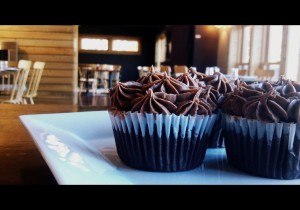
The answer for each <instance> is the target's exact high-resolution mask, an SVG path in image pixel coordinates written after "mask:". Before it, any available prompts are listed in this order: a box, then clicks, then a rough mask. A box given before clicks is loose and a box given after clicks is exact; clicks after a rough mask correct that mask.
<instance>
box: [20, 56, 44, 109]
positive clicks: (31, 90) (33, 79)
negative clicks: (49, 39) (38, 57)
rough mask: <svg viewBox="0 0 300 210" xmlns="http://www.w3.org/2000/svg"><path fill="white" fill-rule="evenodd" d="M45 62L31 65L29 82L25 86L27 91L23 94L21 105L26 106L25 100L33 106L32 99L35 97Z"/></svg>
mask: <svg viewBox="0 0 300 210" xmlns="http://www.w3.org/2000/svg"><path fill="white" fill-rule="evenodd" d="M45 64H46V63H45V62H40V61H36V62H34V64H33V69H32V71H31V74H30V81H29V83H28V85H27V90H26V91H25V93H24V94H23V103H24V104H27V99H29V100H30V103H31V104H34V101H33V98H35V97H36V96H37V90H38V88H39V84H40V81H41V77H42V74H43V71H44V67H45Z"/></svg>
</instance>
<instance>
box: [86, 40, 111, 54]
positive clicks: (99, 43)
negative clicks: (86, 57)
mask: <svg viewBox="0 0 300 210" xmlns="http://www.w3.org/2000/svg"><path fill="white" fill-rule="evenodd" d="M81 49H82V50H102V51H107V50H108V40H107V39H90V38H83V39H81Z"/></svg>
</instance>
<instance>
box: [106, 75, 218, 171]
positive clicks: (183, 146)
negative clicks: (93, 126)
mask: <svg viewBox="0 0 300 210" xmlns="http://www.w3.org/2000/svg"><path fill="white" fill-rule="evenodd" d="M150 74H155V73H153V72H152V73H150ZM160 75H161V74H160ZM152 76H153V77H154V78H156V75H152ZM133 84H134V87H139V88H132V85H133ZM140 85H141V86H142V87H140V86H139V85H136V84H135V83H133V82H131V83H125V84H122V83H121V84H119V87H118V86H116V87H115V88H114V89H113V90H111V97H112V100H111V101H112V103H111V108H110V110H109V115H110V118H111V121H112V128H113V132H114V137H115V142H116V147H117V152H118V155H119V157H120V159H121V160H122V161H123V163H124V164H126V165H128V166H130V167H133V168H136V169H140V170H147V171H161V172H162V171H165V172H171V171H184V170H190V169H193V168H196V167H198V166H200V165H201V163H202V162H203V159H204V156H205V153H206V148H207V143H208V138H209V136H210V133H211V131H212V128H213V125H214V123H215V119H216V114H213V111H214V107H212V106H211V104H210V103H212V102H211V101H210V100H208V98H207V97H204V96H207V95H205V89H203V88H199V87H197V88H190V87H189V86H187V85H186V84H184V83H182V82H180V81H178V80H176V79H174V78H171V77H169V76H167V75H163V77H162V78H159V79H157V80H154V81H153V80H152V81H149V82H148V83H144V84H140ZM120 86H121V87H122V88H120ZM124 87H125V89H126V88H127V87H128V89H131V91H132V92H131V93H132V94H134V96H132V97H129V96H128V95H127V93H128V92H130V91H129V90H124ZM132 89H134V90H132ZM124 93H126V97H125V96H121V95H123V94H124ZM140 94H142V95H140ZM117 96H118V97H117ZM120 104H121V105H122V106H121V105H120ZM124 104H126V105H124ZM128 104H129V105H128Z"/></svg>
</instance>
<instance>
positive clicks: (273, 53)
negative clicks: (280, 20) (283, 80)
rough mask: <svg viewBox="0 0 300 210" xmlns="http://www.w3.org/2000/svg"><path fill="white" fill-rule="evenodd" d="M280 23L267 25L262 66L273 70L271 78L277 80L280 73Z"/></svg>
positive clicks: (281, 31) (281, 32)
mask: <svg viewBox="0 0 300 210" xmlns="http://www.w3.org/2000/svg"><path fill="white" fill-rule="evenodd" d="M282 34H283V26H282V25H270V26H267V38H266V49H267V50H266V54H265V62H264V65H263V68H264V69H265V70H268V71H274V77H273V80H277V78H279V74H280V65H281V51H282V37H283V36H282Z"/></svg>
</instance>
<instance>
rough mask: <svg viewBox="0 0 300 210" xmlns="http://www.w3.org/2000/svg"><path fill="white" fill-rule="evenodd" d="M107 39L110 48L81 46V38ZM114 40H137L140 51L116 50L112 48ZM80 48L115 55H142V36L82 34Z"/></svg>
mask: <svg viewBox="0 0 300 210" xmlns="http://www.w3.org/2000/svg"><path fill="white" fill-rule="evenodd" d="M84 38H86V39H107V40H108V50H86V49H82V48H81V39H84ZM113 40H127V41H137V42H138V51H137V52H130V51H114V50H112V42H113ZM78 49H79V52H80V53H91V54H113V55H140V54H141V51H142V47H141V38H140V37H131V36H130V37H129V36H112V35H91V34H80V35H79V38H78Z"/></svg>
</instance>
